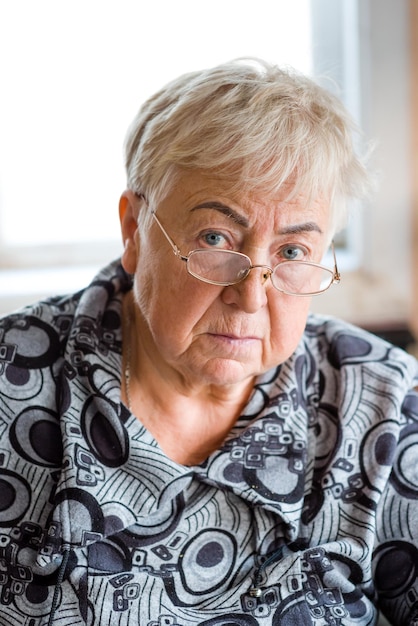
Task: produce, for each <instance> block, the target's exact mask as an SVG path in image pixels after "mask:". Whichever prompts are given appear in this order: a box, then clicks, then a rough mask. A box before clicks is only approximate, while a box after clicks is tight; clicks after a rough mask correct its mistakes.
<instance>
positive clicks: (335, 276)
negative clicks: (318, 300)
mask: <svg viewBox="0 0 418 626" xmlns="http://www.w3.org/2000/svg"><path fill="white" fill-rule="evenodd" d="M151 215H152V217H153V218H154V220H155V221H156V223H157V224H158V226H159V227H160V229H161V232H162V233H163V235H164V236H165V238H166V239H167V241H168V243H169V244H170V246H171V248H172V250H173V252H174V254H175V256H176V257H177V258H179V259H180V260H181V261H184V262H185V263H186V268H187V272H188V273H189V274H190V276H193V277H194V278H197V280H200V281H202V282H203V283H208V284H209V285H218V286H219V287H228V286H230V285H238V283H240V282H242V281H243V280H245V279H246V278H247V276H248V275H249V273H250V272H251V270H253V269H256V268H262V269H264V270H265V271H264V272H263V283H264V282H265V281H266V280H268V279H269V278H271V276H272V275H273V273H274V271H275V269H276V268H277V267H278V266H279V265H282V264H283V263H285V264H290V263H302V264H303V265H310V266H312V267H318V268H320V269H322V270H326V271H327V272H330V273H331V274H332V279H331V282H330V284H329V285H328V286H327V287H325V289H321V290H320V291H312V292H309V293H294V292H292V291H287V290H285V289H279V288H278V287H276V285H275V284H274V283H273V281H272V283H271V284H272V286H273V288H274V289H275V290H276V291H279V292H280V293H285V294H286V295H288V296H296V297H302V298H303V297H309V296H317V295H320V294H321V293H325V291H328V289H329V288H330V287H331V285H333V284H334V283H335V284H338V283H339V282H340V281H341V274H340V272H339V270H338V266H337V255H336V253H335V246H334V242H333V241H331V246H330V247H331V252H332V256H333V260H334V269H333V270H331V269H330V268H329V267H325V265H321V264H320V263H313V262H311V261H286V260H285V261H281V262H280V263H278V264H277V265H275V266H274V267H273V268H271V267H269V266H268V265H253V264H252V261H251V259H250V257H249V256H248V255H247V254H243V253H242V252H236V251H235V250H222V252H223V253H229V254H233V255H238V256H240V257H243V258H245V259H248V262H249V264H250V267H249V268H248V270H247V271H246V273H245V274H244V275H243V276H242V278H239V279H238V280H234V281H232V282H220V281H215V280H209V279H208V278H204V277H203V276H197V275H196V274H194V273H193V272H191V271H190V268H189V263H188V261H189V259H190V257H191V256H192V255H193V254H194V253H196V252H199V251H206V248H196V249H195V250H191V251H190V252H189V253H188V255H187V256H185V255H184V254H182V252H181V250H180V248H179V247H178V246H177V244H176V243H175V242H174V240H173V239H172V238H171V237H170V235H169V234H168V232H167V231H166V229H165V228H164V226H163V225H162V224H161V222H160V220H159V219H158V217H157V215H156V213H155V211H153V210H151Z"/></svg>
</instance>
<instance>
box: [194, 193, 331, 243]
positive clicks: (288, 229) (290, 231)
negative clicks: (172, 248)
mask: <svg viewBox="0 0 418 626" xmlns="http://www.w3.org/2000/svg"><path fill="white" fill-rule="evenodd" d="M198 209H215V211H219V212H220V213H222V214H223V215H226V216H227V217H230V218H231V219H233V220H234V222H235V223H236V224H238V225H239V226H243V227H245V228H248V227H249V225H250V223H249V221H248V220H247V218H246V217H244V216H243V215H241V214H240V213H238V212H237V211H234V209H231V207H229V206H227V205H226V204H223V203H222V202H218V201H216V200H209V201H208V202H202V203H201V204H197V205H196V206H194V207H193V208H192V209H191V210H192V211H196V210H198ZM312 232H317V233H320V234H321V235H322V234H323V231H322V229H321V228H320V227H319V226H318V224H317V223H316V222H303V223H302V224H291V225H290V226H285V227H284V228H281V229H280V231H279V235H298V234H300V233H312Z"/></svg>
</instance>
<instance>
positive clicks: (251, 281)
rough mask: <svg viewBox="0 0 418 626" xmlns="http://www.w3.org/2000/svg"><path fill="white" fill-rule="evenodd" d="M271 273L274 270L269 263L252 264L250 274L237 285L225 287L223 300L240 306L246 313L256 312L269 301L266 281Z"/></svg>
mask: <svg viewBox="0 0 418 626" xmlns="http://www.w3.org/2000/svg"><path fill="white" fill-rule="evenodd" d="M260 270H261V271H260ZM271 274H272V270H271V268H269V267H268V266H267V265H252V266H251V268H250V270H249V273H248V275H247V276H246V277H245V278H244V279H243V280H241V281H240V282H239V283H236V284H235V285H228V286H227V287H224V289H223V291H222V299H223V301H224V302H225V304H230V305H235V306H237V307H239V308H240V309H242V310H243V311H245V312H246V313H256V312H257V311H258V310H259V309H261V308H262V307H263V306H265V305H266V303H267V292H266V284H265V283H266V281H268V279H269V278H270V276H271ZM267 288H269V285H267ZM272 288H273V287H272Z"/></svg>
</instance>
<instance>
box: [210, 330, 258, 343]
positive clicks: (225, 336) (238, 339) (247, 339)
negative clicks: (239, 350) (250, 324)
mask: <svg viewBox="0 0 418 626" xmlns="http://www.w3.org/2000/svg"><path fill="white" fill-rule="evenodd" d="M208 334H209V336H210V337H213V338H215V339H219V340H221V341H225V342H230V343H231V344H240V343H242V344H246V343H251V342H254V341H260V338H259V337H256V336H254V335H245V336H242V335H233V334H230V333H208Z"/></svg>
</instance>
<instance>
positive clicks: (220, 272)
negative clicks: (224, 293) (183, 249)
mask: <svg viewBox="0 0 418 626" xmlns="http://www.w3.org/2000/svg"><path fill="white" fill-rule="evenodd" d="M250 267H251V264H250V261H249V259H248V258H247V257H246V256H245V255H244V254H241V253H240V252H233V251H232V250H193V252H191V253H190V254H189V257H188V261H187V269H188V271H189V273H190V274H192V276H195V277H196V278H201V279H203V280H207V281H208V282H210V283H214V284H216V285H232V284H233V283H237V282H239V281H240V280H242V279H243V278H245V276H246V275H247V274H248V270H249V268H250Z"/></svg>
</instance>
